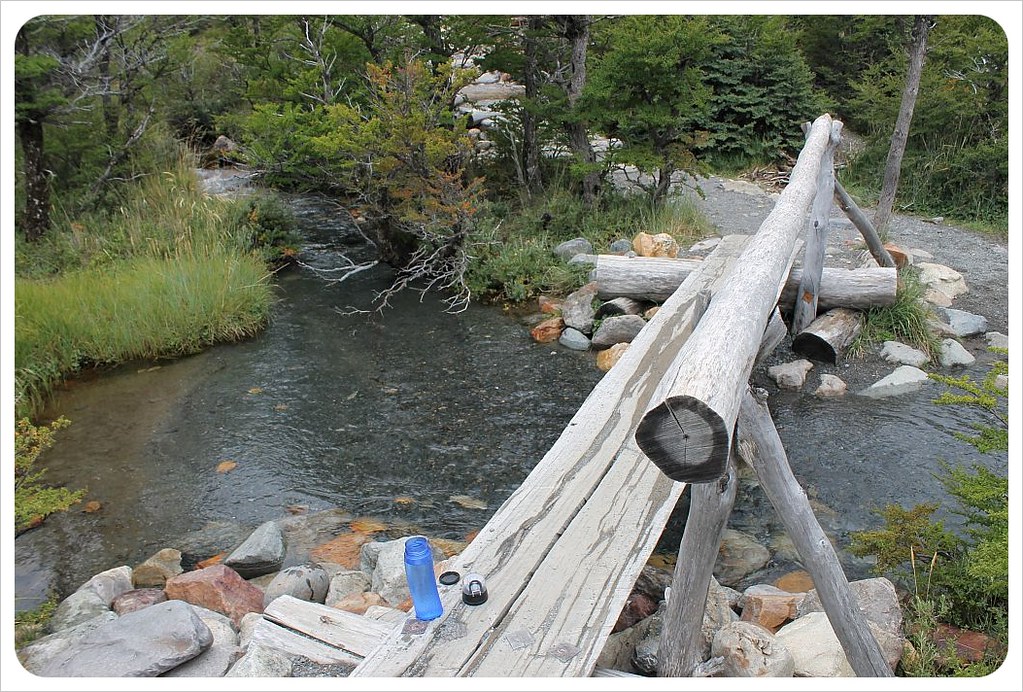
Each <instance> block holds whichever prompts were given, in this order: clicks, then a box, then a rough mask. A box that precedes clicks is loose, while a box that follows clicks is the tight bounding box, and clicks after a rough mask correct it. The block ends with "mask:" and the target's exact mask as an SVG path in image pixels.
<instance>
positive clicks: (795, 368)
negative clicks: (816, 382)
mask: <svg viewBox="0 0 1023 692" xmlns="http://www.w3.org/2000/svg"><path fill="white" fill-rule="evenodd" d="M812 368H813V363H811V362H810V361H808V360H806V359H805V358H800V359H799V360H794V361H792V362H791V363H782V364H781V365H772V366H771V367H769V368H768V369H767V374H768V376H769V377H771V378H772V379H773V380H774V381H775V383H777V385H778V386H779V387H781V388H782V389H799V388H801V387H802V386H803V383H804V382H805V381H806V373H808V372H810V370H811V369H812Z"/></svg>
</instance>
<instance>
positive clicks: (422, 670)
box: [352, 236, 780, 677]
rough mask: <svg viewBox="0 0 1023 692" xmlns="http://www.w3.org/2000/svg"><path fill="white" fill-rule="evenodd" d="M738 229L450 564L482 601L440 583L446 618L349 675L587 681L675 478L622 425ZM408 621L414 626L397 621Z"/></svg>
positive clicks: (717, 280)
mask: <svg viewBox="0 0 1023 692" xmlns="http://www.w3.org/2000/svg"><path fill="white" fill-rule="evenodd" d="M748 240H749V237H748V236H728V237H726V238H724V239H723V240H722V242H721V243H720V245H719V246H718V247H717V248H716V249H715V251H714V252H713V253H711V255H710V256H709V257H708V258H707V259H706V260H704V263H703V265H702V266H701V267H700V268H699V270H697V271H694V272H693V273H692V274H691V275H690V276H688V277H687V278H686V280H685V282H683V284H682V286H680V287H679V289H678V290H677V291H676V292H675V293H674V294H672V296H671V297H670V298H669V299H668V300H667V301H666V302H665V304H664V305H663V306H662V308H661V310H660V311H659V312H658V314H657V315H655V316H654V317H653V318H652V319H651V320H650V322H649V323H648V324H647V326H646V327H645V328H644V329H643V331H642V332H641V333H640V335H639V336H638V337H637V338H636V340H635V341H634V342H633V345H632V347H630V348H629V349H628V350H627V351H626V352H625V354H624V355H623V356H622V358H621V360H620V361H619V362H618V363H617V364H616V365H615V366H614V367H613V368H612V369H611V370H610V371H609V372H608V373H607V374H606V375H605V376H604V377H603V378H602V379H601V380H600V382H598V384H597V386H596V387H595V388H594V389H593V391H592V392H591V393H590V395H589V397H588V398H587V399H586V401H585V402H584V403H583V405H582V407H580V409H579V411H578V412H577V413H576V415H575V416H574V417H573V418H572V420H571V422H570V423H569V424H568V426H567V427H566V428H565V431H564V432H563V433H562V435H561V437H560V438H559V439H558V440H557V441H556V442H555V443H554V445H553V447H552V448H551V449H550V451H549V452H548V453H547V454H546V455H545V456H544V457H543V459H542V460H541V461H540V462H539V463H538V464H537V466H536V467H535V468H534V469H533V471H532V472H531V473H530V474H529V476H528V477H527V478H526V480H525V481H524V482H523V484H522V485H521V486H520V487H519V488H518V489H517V490H516V491H515V492H514V493H513V494H512V495H511V497H509V498H508V500H507V501H506V502H505V503H504V504H503V505H502V506H501V507H500V508H499V509H498V510H497V512H496V513H495V514H494V516H493V517H492V518H491V520H490V521H489V522H488V523H487V525H486V526H485V527H484V528H483V529H482V530H481V531H480V533H479V534H478V535H477V537H476V538H475V539H474V540H473V541H472V543H470V544H469V546H468V547H467V548H466V549H465V550H464V551H463V552H462V553H461V554H460V555H459V556H457V557H456V558H454V559H453V562H452V564H451V565H450V569H454V570H457V571H459V572H460V573H462V574H466V573H468V572H478V573H480V574H482V575H484V576H485V578H486V579H487V588H488V593H489V600H488V601H487V602H486V603H485V604H483V605H480V606H467V605H465V604H463V603H462V602H461V599H460V592H459V590H458V587H457V585H456V586H452V587H444V586H441V587H440V591H441V601H442V603H443V604H444V614H443V615H442V616H441V617H440V618H438V619H437V620H433V621H431V622H429V623H419V622H418V621H414V620H413V621H410V622H409V623H408V624H407V625H406V626H405V627H398V628H396V629H394V630H391V631H390V632H389V633H388V634H387V635H386V637H385V638H384V640H383V641H382V643H381V644H380V645H379V646H377V647H376V648H375V649H374V650H373V651H371V652H370V653H368V655H366V658H365V659H364V660H363V661H362V663H360V664H359V665H358V666H357V667H356V668H355V670H354V671H353V673H352V675H353V676H390V677H398V676H447V677H454V676H473V675H479V676H551V677H560V676H589V675H590V674H591V673H592V672H593V670H594V666H595V663H596V660H597V657H598V656H599V654H600V652H601V649H602V648H603V645H604V642H605V641H606V639H607V636H608V634H610V631H611V628H612V627H613V626H614V623H615V621H616V620H617V618H618V616H619V614H620V612H621V610H622V607H623V606H624V604H625V601H626V599H627V598H628V596H629V593H630V592H631V590H632V587H633V585H634V583H635V580H636V578H637V577H638V576H639V573H640V571H641V570H642V568H643V565H644V564H645V563H646V560H647V559H648V557H649V555H650V553H651V552H652V551H653V548H654V546H655V545H656V543H657V540H658V538H659V537H660V534H661V532H662V531H663V529H664V525H665V523H666V522H667V520H668V517H669V515H670V513H671V511H672V509H673V508H674V507H675V504H676V503H677V500H678V498H679V496H680V494H681V492H682V490H683V488H684V484H681V483H674V482H672V481H671V480H670V479H668V478H667V477H666V476H664V474H662V473H661V472H660V471H659V470H658V469H657V467H655V466H654V465H653V464H652V463H651V462H650V461H649V460H648V459H647V458H646V457H645V456H644V455H643V454H642V452H641V451H640V450H639V448H638V447H637V445H636V443H635V441H634V439H633V433H634V431H635V429H636V425H637V424H638V423H639V420H640V419H641V418H642V416H643V415H644V414H645V413H646V411H647V408H648V406H649V405H650V404H651V402H652V401H656V400H659V399H657V398H656V397H658V396H659V395H661V394H663V392H662V391H659V390H661V389H663V385H662V384H661V382H662V380H663V379H664V375H665V374H666V372H667V371H668V369H669V368H670V367H671V366H672V363H673V360H674V358H675V356H676V354H677V353H678V351H679V348H680V347H681V345H682V344H683V343H684V342H685V340H686V339H687V338H688V336H689V334H690V333H691V332H692V330H693V329H694V328H695V326H696V324H697V322H698V321H699V318H700V315H701V314H702V311H703V309H705V307H706V301H707V300H708V296H710V295H713V293H714V292H715V291H716V290H717V288H718V287H719V286H720V284H721V283H722V281H723V279H724V277H725V276H726V275H727V273H728V269H729V268H730V267H731V265H732V263H733V262H734V260H735V259H736V257H737V256H738V255H739V254H740V253H741V251H742V250H743V248H744V247H745V246H746V243H747V241H748ZM779 291H780V287H779ZM409 625H419V627H415V626H409Z"/></svg>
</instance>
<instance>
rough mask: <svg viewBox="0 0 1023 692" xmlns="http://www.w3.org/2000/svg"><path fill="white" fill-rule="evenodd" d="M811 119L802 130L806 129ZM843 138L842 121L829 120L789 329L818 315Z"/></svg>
mask: <svg viewBox="0 0 1023 692" xmlns="http://www.w3.org/2000/svg"><path fill="white" fill-rule="evenodd" d="M809 129H810V123H806V125H805V127H804V131H806V132H807V133H809ZM841 139H842V123H841V122H839V121H837V120H835V121H833V122H832V123H831V137H830V139H829V140H828V146H827V147H825V149H824V155H823V156H822V157H821V166H820V171H819V172H818V174H817V193H816V195H815V196H814V198H813V205H812V207H811V210H810V218H809V220H808V222H807V234H806V236H807V238H806V252H805V253H804V255H803V273H802V277H801V278H800V282H799V291H798V292H797V294H796V302H795V306H794V307H793V310H792V333H793V334H798V333H799V332H801V331H803V329H805V328H806V327H807V325H809V324H810V323H811V322H813V320H814V318H816V317H817V296H818V293H819V292H820V285H821V272H822V271H823V270H824V250H825V248H826V247H827V243H828V231H829V230H830V224H831V200H832V198H833V197H834V196H835V168H834V162H835V149H837V148H838V143H839V142H840V141H841Z"/></svg>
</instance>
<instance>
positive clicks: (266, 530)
mask: <svg viewBox="0 0 1023 692" xmlns="http://www.w3.org/2000/svg"><path fill="white" fill-rule="evenodd" d="M285 550H286V546H285V544H284V533H283V532H282V531H281V527H280V526H278V525H277V522H275V521H267V522H264V523H263V524H261V525H260V526H259V527H258V528H257V529H256V530H255V531H253V532H252V533H251V534H250V535H249V537H248V538H246V539H245V541H243V542H242V544H241V545H240V546H238V547H237V548H235V549H234V550H233V551H232V552H231V554H230V555H228V556H227V557H226V558H224V565H225V566H227V567H230V568H231V569H233V570H234V571H235V572H237V573H238V574H240V575H241V576H242V577H243V578H244V579H251V578H252V577H258V576H261V575H263V574H270V573H271V572H276V571H277V570H279V569H280V568H281V566H282V565H283V564H284V554H285Z"/></svg>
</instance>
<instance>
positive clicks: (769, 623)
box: [739, 584, 805, 632]
mask: <svg viewBox="0 0 1023 692" xmlns="http://www.w3.org/2000/svg"><path fill="white" fill-rule="evenodd" d="M804 595H805V594H802V593H799V594H794V593H789V592H787V591H782V590H781V589H779V588H778V587H776V586H770V585H768V584H755V585H754V586H751V587H749V588H748V589H746V590H745V591H744V592H743V594H742V600H741V601H740V602H739V606H740V607H741V608H742V619H743V620H745V621H746V622H752V623H754V624H757V625H760V626H761V627H763V628H764V629H766V630H768V631H769V632H777V631H778V628H779V627H781V626H782V625H784V624H785V623H786V622H788V621H789V620H794V619H795V618H796V616H797V611H798V607H799V603H800V602H801V601H802V600H803V598H804Z"/></svg>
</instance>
